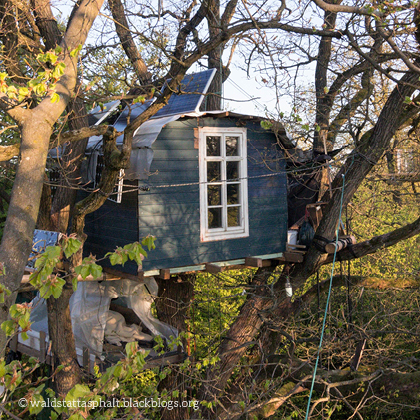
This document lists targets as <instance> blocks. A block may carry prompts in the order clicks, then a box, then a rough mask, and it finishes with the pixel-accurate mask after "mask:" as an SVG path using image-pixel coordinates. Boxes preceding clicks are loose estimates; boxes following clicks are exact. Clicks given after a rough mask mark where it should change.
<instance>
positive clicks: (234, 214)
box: [227, 206, 241, 227]
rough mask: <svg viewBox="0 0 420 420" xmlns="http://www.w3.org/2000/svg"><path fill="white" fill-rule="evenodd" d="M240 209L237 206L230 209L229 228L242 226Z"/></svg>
mask: <svg viewBox="0 0 420 420" xmlns="http://www.w3.org/2000/svg"><path fill="white" fill-rule="evenodd" d="M240 209H241V208H240V207H239V206H236V207H228V209H227V211H228V215H227V216H228V227H232V226H240V225H241V219H240V217H241V214H240V213H241V211H240Z"/></svg>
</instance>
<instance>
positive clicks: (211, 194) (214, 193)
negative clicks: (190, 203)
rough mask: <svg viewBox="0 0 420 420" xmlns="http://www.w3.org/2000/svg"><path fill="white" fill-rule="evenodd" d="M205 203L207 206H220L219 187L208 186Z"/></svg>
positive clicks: (220, 189)
mask: <svg viewBox="0 0 420 420" xmlns="http://www.w3.org/2000/svg"><path fill="white" fill-rule="evenodd" d="M207 201H208V205H209V206H220V205H221V204H222V186H221V185H209V186H208V187H207Z"/></svg>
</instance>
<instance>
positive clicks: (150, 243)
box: [141, 235, 156, 251]
mask: <svg viewBox="0 0 420 420" xmlns="http://www.w3.org/2000/svg"><path fill="white" fill-rule="evenodd" d="M155 239H156V238H155V237H154V236H152V235H148V236H146V237H145V238H143V240H142V241H141V244H142V245H144V246H147V249H148V250H149V251H151V250H152V249H155V248H156V245H155Z"/></svg>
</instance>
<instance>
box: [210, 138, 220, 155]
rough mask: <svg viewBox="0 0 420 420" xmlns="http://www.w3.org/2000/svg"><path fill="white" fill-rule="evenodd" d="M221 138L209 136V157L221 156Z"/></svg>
mask: <svg viewBox="0 0 420 420" xmlns="http://www.w3.org/2000/svg"><path fill="white" fill-rule="evenodd" d="M220 140H221V138H220V137H219V136H207V156H220Z"/></svg>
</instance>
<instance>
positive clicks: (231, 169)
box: [226, 162, 239, 180]
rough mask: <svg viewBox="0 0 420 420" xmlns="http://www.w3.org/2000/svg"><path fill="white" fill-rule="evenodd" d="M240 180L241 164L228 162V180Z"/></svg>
mask: <svg viewBox="0 0 420 420" xmlns="http://www.w3.org/2000/svg"><path fill="white" fill-rule="evenodd" d="M237 178H239V162H226V179H228V180H229V179H237Z"/></svg>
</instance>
